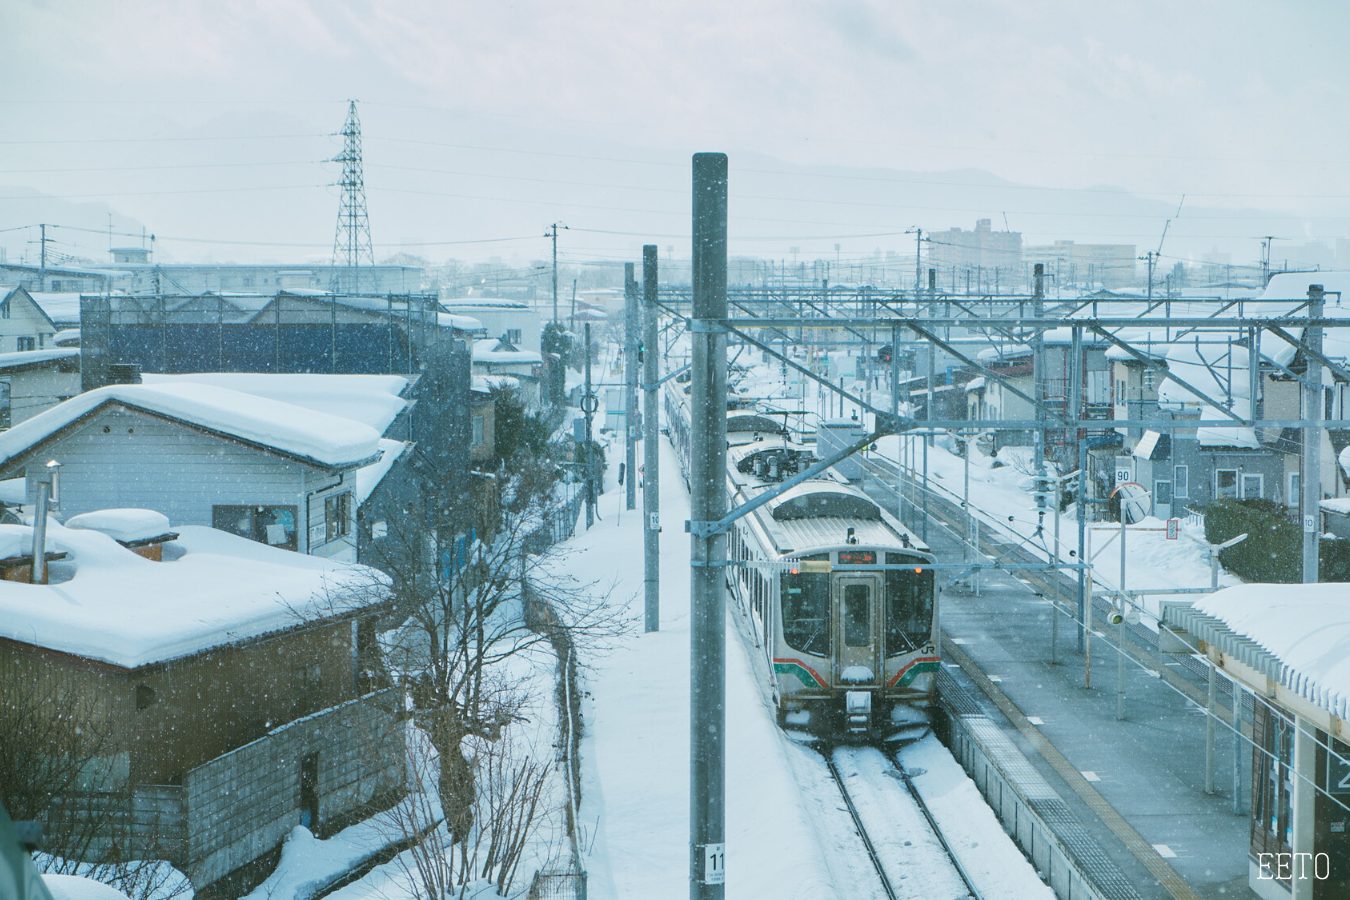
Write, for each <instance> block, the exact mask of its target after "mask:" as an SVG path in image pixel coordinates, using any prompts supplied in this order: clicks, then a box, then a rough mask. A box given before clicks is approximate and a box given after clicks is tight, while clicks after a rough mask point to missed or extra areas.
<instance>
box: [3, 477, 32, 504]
mask: <svg viewBox="0 0 1350 900" xmlns="http://www.w3.org/2000/svg"><path fill="white" fill-rule="evenodd" d="M27 502H28V479H27V478H24V477H23V476H22V475H20V476H19V477H18V478H5V479H0V503H3V504H5V506H23V505H24V504H25V503H27Z"/></svg>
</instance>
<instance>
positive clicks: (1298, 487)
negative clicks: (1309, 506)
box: [1286, 472, 1303, 506]
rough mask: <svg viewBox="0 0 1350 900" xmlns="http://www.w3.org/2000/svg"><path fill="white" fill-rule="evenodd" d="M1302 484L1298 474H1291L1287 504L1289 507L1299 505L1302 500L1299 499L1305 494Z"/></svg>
mask: <svg viewBox="0 0 1350 900" xmlns="http://www.w3.org/2000/svg"><path fill="white" fill-rule="evenodd" d="M1302 484H1303V483H1302V481H1301V480H1300V479H1299V477H1298V473H1297V472H1290V473H1289V496H1288V498H1287V499H1286V502H1287V504H1288V505H1289V506H1298V505H1299V501H1300V499H1301V498H1300V497H1299V494H1301V493H1302V492H1303V487H1302Z"/></svg>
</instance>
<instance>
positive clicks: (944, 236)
mask: <svg viewBox="0 0 1350 900" xmlns="http://www.w3.org/2000/svg"><path fill="white" fill-rule="evenodd" d="M926 255H927V264H926V265H925V268H933V269H937V280H938V284H939V286H944V285H948V284H952V285H954V287H953V288H952V289H953V290H961V289H962V288H963V287H964V285H965V284H966V283H967V281H968V280H969V279H968V278H967V273H973V274H972V277H973V278H974V279H975V283H974V284H973V285H972V288H973V289H974V290H992V289H1000V290H1010V289H1014V287H1015V286H1016V285H1018V284H1020V282H1021V280H1022V232H1020V231H994V230H993V227H992V223H991V222H990V220H989V219H980V220H979V221H977V222H976V223H975V230H974V231H965V230H963V229H961V228H949V229H947V230H946V231H933V232H929V234H928V245H927V248H926ZM982 285H983V287H982ZM995 286H997V288H995Z"/></svg>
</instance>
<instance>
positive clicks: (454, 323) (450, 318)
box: [436, 312, 484, 331]
mask: <svg viewBox="0 0 1350 900" xmlns="http://www.w3.org/2000/svg"><path fill="white" fill-rule="evenodd" d="M436 323H437V324H438V325H440V326H441V327H442V328H455V329H458V330H460V331H483V330H484V328H483V323H482V322H480V321H478V320H477V319H475V318H474V317H473V316H461V315H457V314H455V313H447V312H443V313H437V314H436Z"/></svg>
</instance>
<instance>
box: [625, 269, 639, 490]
mask: <svg viewBox="0 0 1350 900" xmlns="http://www.w3.org/2000/svg"><path fill="white" fill-rule="evenodd" d="M637 294H638V288H637V280H636V279H635V278H634V277H633V264H632V263H624V264H623V300H624V303H623V313H624V316H623V429H624V459H625V463H626V472H627V474H626V475H625V476H624V478H625V479H626V482H625V484H624V487H625V489H626V490H625V491H624V495H625V496H624V509H637V436H638V429H637V416H638V410H637V402H638V401H637V384H638V361H637V355H638V352H637V347H638V296H637Z"/></svg>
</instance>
